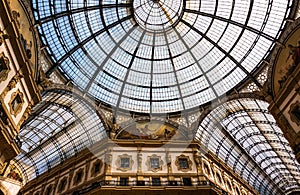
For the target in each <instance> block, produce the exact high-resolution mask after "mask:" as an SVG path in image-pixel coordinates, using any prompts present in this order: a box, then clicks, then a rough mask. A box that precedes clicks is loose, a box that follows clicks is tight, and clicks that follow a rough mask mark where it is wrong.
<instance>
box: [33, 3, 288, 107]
mask: <svg viewBox="0 0 300 195" xmlns="http://www.w3.org/2000/svg"><path fill="white" fill-rule="evenodd" d="M292 4H293V1H292V0H285V1H283V0H272V1H271V0H236V1H231V0H189V1H187V0H171V1H170V0H158V1H156V0H118V1H116V0H85V1H84V0H76V1H74V0H67V1H62V0H46V1H44V0H33V1H32V7H33V10H34V15H35V19H36V22H37V23H38V24H39V27H38V30H39V33H40V35H41V39H42V41H43V44H44V45H46V46H47V51H48V53H49V54H50V56H51V59H52V61H53V66H52V67H51V68H50V69H49V70H48V71H47V75H48V76H49V75H50V74H51V73H52V72H53V71H54V70H55V69H56V68H58V69H59V70H60V71H61V72H62V73H63V75H64V76H66V78H67V79H69V80H70V81H72V82H73V84H75V85H76V86H78V87H79V88H80V89H81V90H83V91H85V92H86V93H88V94H89V95H91V96H92V97H95V98H96V99H97V100H99V101H101V102H105V103H107V104H109V105H112V106H114V107H117V108H121V109H125V110H130V111H136V112H144V113H167V112H177V111H182V110H185V109H190V108H194V107H196V106H199V105H202V104H205V103H208V102H210V101H211V100H214V99H215V98H217V97H219V96H221V95H223V94H225V93H226V92H228V91H229V90H231V89H233V88H234V87H235V86H237V84H238V83H240V82H241V81H242V80H244V79H250V80H252V81H253V82H254V83H255V84H256V85H257V87H261V84H260V83H259V82H258V81H257V80H256V79H255V77H254V75H253V74H254V72H255V70H256V69H258V68H259V67H260V64H261V61H262V60H263V59H264V58H265V57H266V56H267V55H268V54H269V52H270V49H272V48H273V46H274V43H275V41H276V40H277V39H278V37H279V35H280V33H281V31H282V29H283V28H284V25H285V19H286V18H289V16H290V11H291V6H292Z"/></svg>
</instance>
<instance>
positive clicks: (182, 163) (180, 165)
mask: <svg viewBox="0 0 300 195" xmlns="http://www.w3.org/2000/svg"><path fill="white" fill-rule="evenodd" d="M175 165H176V166H177V169H178V171H182V172H188V171H191V170H192V165H193V163H192V161H191V160H190V157H189V156H185V155H183V154H181V155H180V156H177V157H176V161H175Z"/></svg>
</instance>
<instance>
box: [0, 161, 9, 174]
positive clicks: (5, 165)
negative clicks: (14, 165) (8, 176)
mask: <svg viewBox="0 0 300 195" xmlns="http://www.w3.org/2000/svg"><path fill="white" fill-rule="evenodd" d="M7 165H8V163H7V162H4V163H3V165H2V166H1V168H0V175H3V174H4V171H5V169H6V167H7Z"/></svg>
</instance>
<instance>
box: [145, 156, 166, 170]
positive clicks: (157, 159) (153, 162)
mask: <svg viewBox="0 0 300 195" xmlns="http://www.w3.org/2000/svg"><path fill="white" fill-rule="evenodd" d="M162 165H163V161H162V160H161V156H157V155H156V154H153V155H151V156H148V157H147V161H146V166H147V167H148V171H153V172H157V171H161V170H162Z"/></svg>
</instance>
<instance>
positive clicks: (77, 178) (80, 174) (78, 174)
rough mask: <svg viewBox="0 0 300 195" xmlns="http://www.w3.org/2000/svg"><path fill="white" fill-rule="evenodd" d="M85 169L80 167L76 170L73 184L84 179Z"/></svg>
mask: <svg viewBox="0 0 300 195" xmlns="http://www.w3.org/2000/svg"><path fill="white" fill-rule="evenodd" d="M83 177H84V169H83V168H80V169H78V170H77V171H76V173H75V174H74V178H73V185H77V184H79V183H81V182H82V181H83Z"/></svg>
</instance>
